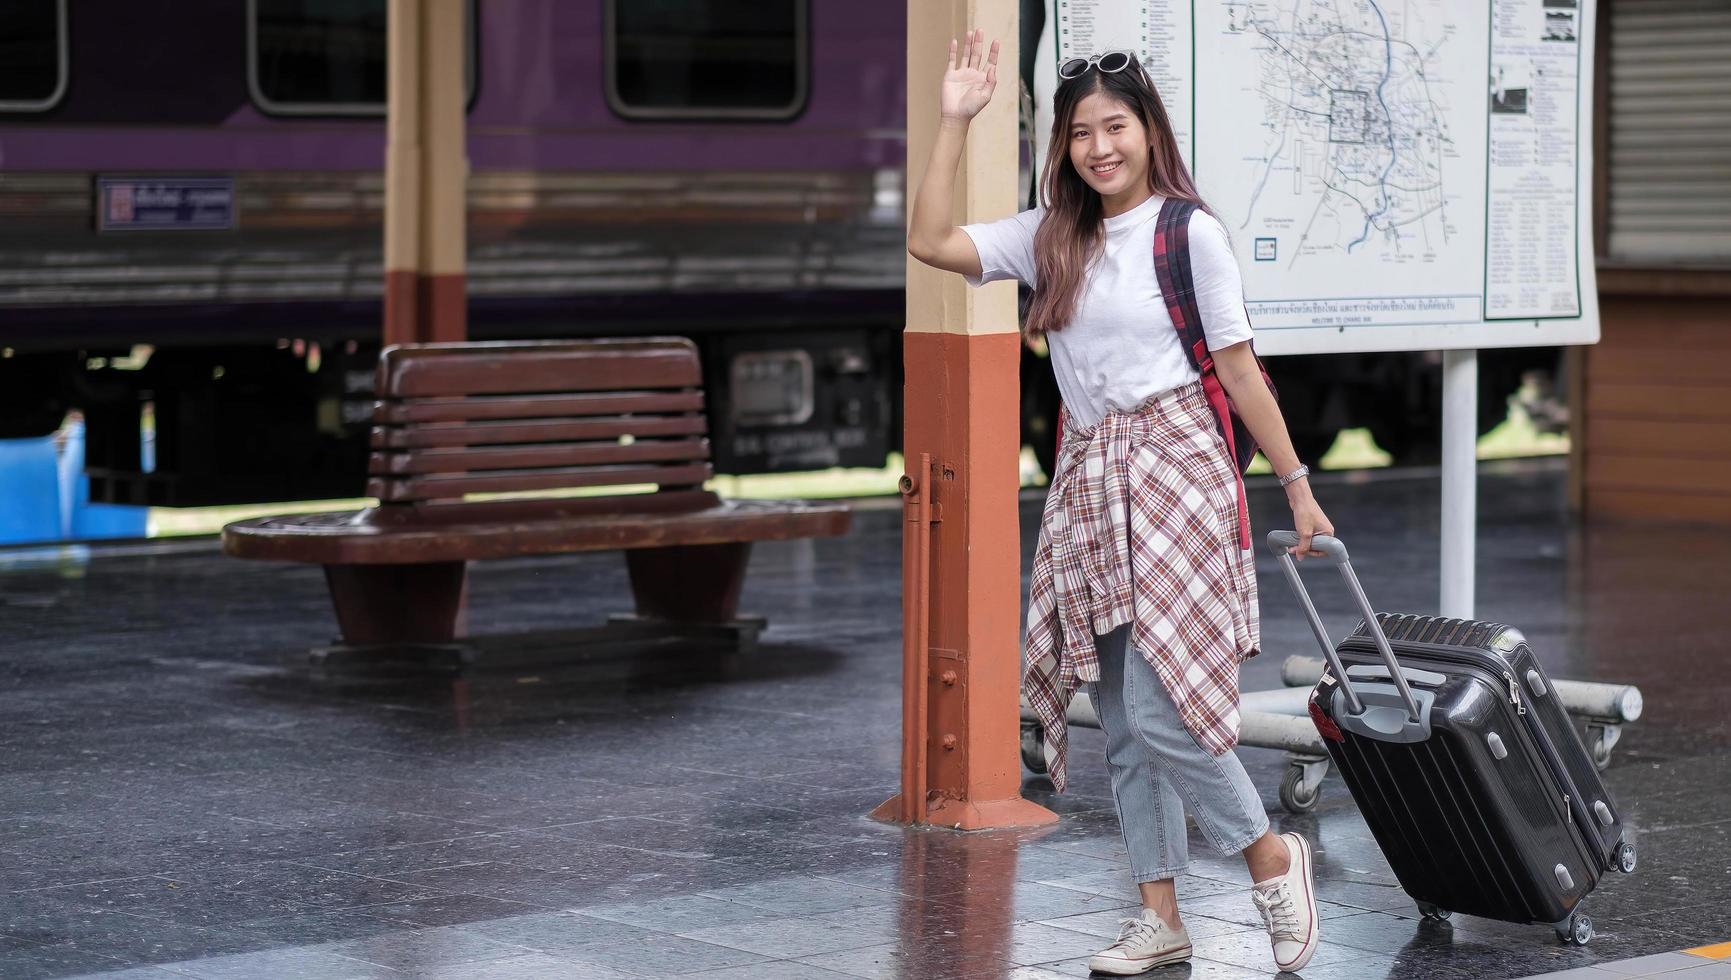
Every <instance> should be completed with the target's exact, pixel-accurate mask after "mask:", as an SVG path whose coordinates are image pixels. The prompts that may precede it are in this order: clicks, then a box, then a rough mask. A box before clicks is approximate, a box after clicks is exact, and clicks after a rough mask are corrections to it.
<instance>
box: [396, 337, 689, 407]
mask: <svg viewBox="0 0 1731 980" xmlns="http://www.w3.org/2000/svg"><path fill="white" fill-rule="evenodd" d="M378 380H379V390H380V391H382V392H391V393H393V394H395V395H396V396H397V397H399V398H414V397H417V396H421V395H480V394H518V393H530V392H575V391H625V390H640V389H644V388H695V387H698V386H700V385H701V384H702V383H703V373H702V370H701V367H700V365H699V364H698V360H697V347H696V345H695V344H692V343H691V342H690V341H686V342H684V343H680V342H678V341H667V340H659V341H652V342H642V341H638V342H631V341H626V342H617V343H611V344H609V343H601V344H596V343H572V342H569V341H550V342H546V343H524V342H512V343H509V344H501V345H497V346H492V345H488V344H484V343H483V344H450V345H446V344H423V345H418V346H415V347H407V348H389V349H387V350H385V352H384V353H383V354H382V355H381V356H380V359H379V377H378Z"/></svg>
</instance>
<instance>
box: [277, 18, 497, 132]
mask: <svg viewBox="0 0 1731 980" xmlns="http://www.w3.org/2000/svg"><path fill="white" fill-rule="evenodd" d="M385 7H386V0H248V3H247V10H248V17H247V61H248V68H249V75H248V81H249V82H250V84H251V86H252V97H253V101H254V102H255V103H257V104H258V107H259V108H261V109H263V110H265V111H266V112H272V113H281V114H285V115H313V116H330V115H342V116H379V115H384V113H385V48H386V36H385ZM464 15H465V19H466V27H467V28H468V29H467V31H466V33H467V35H468V46H467V47H466V48H465V49H464V63H463V69H464V72H463V73H464V81H465V85H466V87H467V95H466V96H465V98H466V100H468V101H473V99H474V95H475V3H474V0H469V2H468V3H467V4H465V5H464Z"/></svg>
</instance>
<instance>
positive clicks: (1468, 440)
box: [1439, 349, 1479, 619]
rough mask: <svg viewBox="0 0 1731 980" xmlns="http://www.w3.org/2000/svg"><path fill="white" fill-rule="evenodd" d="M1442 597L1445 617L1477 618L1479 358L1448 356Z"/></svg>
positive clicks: (1460, 352) (1445, 368) (1471, 353)
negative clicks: (1475, 595)
mask: <svg viewBox="0 0 1731 980" xmlns="http://www.w3.org/2000/svg"><path fill="white" fill-rule="evenodd" d="M1442 399H1443V410H1442V417H1443V432H1442V596H1441V600H1442V601H1441V603H1440V604H1439V608H1440V609H1441V611H1442V614H1443V615H1444V616H1453V617H1456V618H1459V619H1471V618H1473V584H1474V580H1473V562H1474V558H1475V555H1474V551H1475V546H1476V544H1477V542H1476V541H1475V540H1474V531H1475V529H1476V528H1477V527H1478V421H1479V420H1478V402H1479V352H1478V351H1476V350H1471V349H1468V350H1448V351H1443V395H1442Z"/></svg>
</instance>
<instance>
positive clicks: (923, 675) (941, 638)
mask: <svg viewBox="0 0 1731 980" xmlns="http://www.w3.org/2000/svg"><path fill="white" fill-rule="evenodd" d="M970 26H978V27H983V28H984V29H985V31H986V36H987V37H988V38H998V39H1000V40H1001V42H1002V48H1001V50H1000V52H999V55H998V64H999V66H1000V68H999V82H998V91H997V94H996V95H995V96H994V97H993V99H992V103H991V105H990V106H988V107H987V108H986V110H985V111H984V112H983V113H981V114H980V116H979V118H977V119H975V120H974V123H973V126H972V129H971V131H970V133H969V136H968V142H967V147H966V151H965V155H964V156H963V158H962V163H961V166H960V168H959V174H958V178H957V181H958V182H957V185H956V195H955V206H956V214H955V221H956V222H957V223H966V222H971V221H978V220H985V219H990V218H998V217H1004V216H1007V215H1009V214H1011V213H1013V212H1014V211H1015V210H1016V169H1017V168H1016V82H1015V71H1014V66H1015V65H1016V63H1017V55H1016V27H1017V12H1016V0H908V100H909V105H908V126H907V133H908V167H907V186H908V187H909V188H910V190H911V189H912V188H915V187H918V186H919V184H920V180H921V177H922V175H923V172H924V168H925V165H926V162H927V158H928V156H929V155H930V151H931V145H932V142H933V140H934V139H935V137H936V134H937V125H938V109H937V99H938V84H939V81H940V79H941V78H942V77H943V71H944V51H945V49H946V47H947V46H948V44H949V39H950V38H952V37H956V38H959V37H961V36H962V34H963V32H965V31H966V30H967V29H968V28H969V27H970ZM907 283H908V285H907V317H908V326H907V332H906V334H905V335H904V337H903V347H902V350H903V356H904V357H905V358H906V367H907V388H906V390H905V392H904V395H903V397H904V399H905V402H904V404H905V407H906V412H905V415H906V420H907V421H906V423H905V429H904V431H903V446H904V449H905V452H906V456H907V459H908V468H907V473H906V476H905V478H904V480H903V491H904V494H905V495H906V496H907V498H908V501H909V506H908V508H907V517H908V520H907V521H905V522H904V527H906V528H907V529H908V530H907V533H906V534H904V538H903V544H904V561H903V571H904V576H903V605H904V612H905V615H904V617H903V624H904V635H903V646H904V651H903V664H904V675H903V679H902V683H903V686H904V696H903V699H902V703H903V719H902V739H903V757H902V766H903V774H902V787H903V788H902V792H901V794H899V795H898V796H897V797H896V798H894V799H891V800H890V801H889V802H887V803H885V804H884V805H883V806H881V807H879V808H878V809H877V810H876V811H875V812H874V814H873V815H874V816H876V817H879V818H880V819H885V820H897V821H901V822H904V823H915V824H925V823H929V824H935V825H940V826H946V827H956V828H960V829H962V830H979V829H984V828H988V827H1021V826H1035V825H1041V824H1048V823H1052V822H1054V821H1056V820H1057V817H1056V816H1055V815H1054V814H1052V813H1051V812H1050V811H1048V810H1046V809H1045V808H1043V807H1040V806H1037V805H1035V804H1033V803H1029V802H1027V801H1026V800H1023V799H1022V798H1021V777H1022V769H1021V760H1020V755H1019V749H1018V738H1019V735H1020V730H1021V721H1020V717H1021V715H1020V709H1019V694H1020V690H1021V643H1020V637H1021V630H1020V628H1019V624H1020V620H1021V546H1020V543H1019V540H1020V533H1019V525H1018V522H1017V495H1018V490H1019V486H1020V479H1019V465H1018V463H1019V458H1020V454H1021V423H1020V419H1021V413H1020V411H1019V408H1018V405H1019V398H1020V380H1019V374H1018V366H1019V364H1020V357H1021V349H1020V335H1019V332H1018V327H1017V322H1016V288H1015V284H1014V283H995V284H993V285H991V286H987V287H986V288H984V289H980V290H973V289H969V288H968V286H967V284H966V283H964V282H962V281H961V279H960V278H958V277H956V276H954V275H950V274H947V273H942V272H938V271H936V270H933V269H930V268H927V267H926V266H924V265H921V264H920V263H919V262H916V261H914V260H913V259H912V258H911V257H910V258H909V259H908V279H907ZM928 461H929V466H928Z"/></svg>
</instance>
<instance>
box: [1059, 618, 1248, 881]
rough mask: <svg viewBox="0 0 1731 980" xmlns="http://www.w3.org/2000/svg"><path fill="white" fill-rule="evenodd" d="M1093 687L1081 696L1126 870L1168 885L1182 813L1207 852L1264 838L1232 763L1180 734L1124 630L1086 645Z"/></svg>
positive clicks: (1177, 857) (1181, 859)
mask: <svg viewBox="0 0 1731 980" xmlns="http://www.w3.org/2000/svg"><path fill="white" fill-rule="evenodd" d="M1094 649H1095V651H1096V652H1097V653H1098V655H1099V658H1100V680H1099V681H1098V682H1095V683H1090V684H1089V685H1088V697H1089V699H1090V700H1092V701H1093V702H1094V710H1095V711H1096V712H1098V713H1099V715H1100V728H1101V729H1102V730H1103V731H1104V732H1105V733H1106V763H1107V765H1108V767H1109V768H1110V769H1111V770H1112V796H1113V797H1114V799H1116V800H1117V803H1118V822H1119V824H1120V825H1121V826H1122V827H1123V830H1124V846H1125V847H1126V848H1127V849H1128V850H1129V851H1130V871H1131V874H1132V875H1134V877H1135V879H1136V880H1137V881H1139V882H1140V881H1157V880H1159V879H1161V878H1175V877H1177V876H1178V875H1180V874H1183V873H1184V870H1185V868H1186V867H1187V866H1188V865H1189V863H1190V849H1189V835H1188V833H1187V832H1186V830H1185V827H1184V811H1185V808H1186V807H1188V808H1189V810H1190V813H1191V815H1193V816H1194V817H1195V818H1196V825H1197V826H1198V827H1200V828H1201V829H1202V833H1203V834H1204V835H1206V836H1207V838H1208V841H1209V843H1211V844H1213V845H1214V846H1215V847H1216V848H1218V849H1219V850H1220V852H1221V853H1222V854H1237V853H1238V852H1239V851H1242V850H1244V849H1245V848H1246V847H1249V846H1250V845H1251V844H1252V843H1253V842H1255V841H1256V839H1257V838H1259V837H1261V836H1262V835H1263V834H1264V833H1266V832H1267V831H1268V813H1267V811H1265V810H1264V809H1263V807H1262V797H1261V796H1260V795H1259V794H1258V793H1257V792H1256V787H1255V786H1253V785H1251V783H1250V776H1249V775H1248V774H1246V773H1245V771H1244V765H1243V763H1241V762H1239V761H1238V756H1237V755H1235V754H1234V753H1231V752H1228V753H1226V754H1225V755H1222V756H1212V755H1209V754H1208V752H1207V750H1205V749H1203V748H1202V746H1200V745H1198V744H1197V742H1196V739H1195V737H1194V736H1192V735H1191V734H1190V732H1189V730H1188V729H1186V728H1185V727H1184V722H1183V721H1182V720H1180V718H1179V716H1178V709H1177V708H1176V707H1175V706H1174V705H1173V704H1172V697H1171V695H1169V694H1167V693H1166V685H1165V684H1163V683H1161V681H1160V675H1159V674H1157V673H1155V672H1154V668H1153V667H1152V666H1150V665H1149V663H1148V660H1147V658H1146V657H1144V656H1143V655H1142V653H1141V651H1139V650H1135V649H1133V648H1131V647H1130V627H1129V626H1123V627H1120V628H1118V629H1115V630H1113V631H1112V632H1110V633H1105V634H1101V635H1099V636H1096V637H1095V638H1094Z"/></svg>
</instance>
